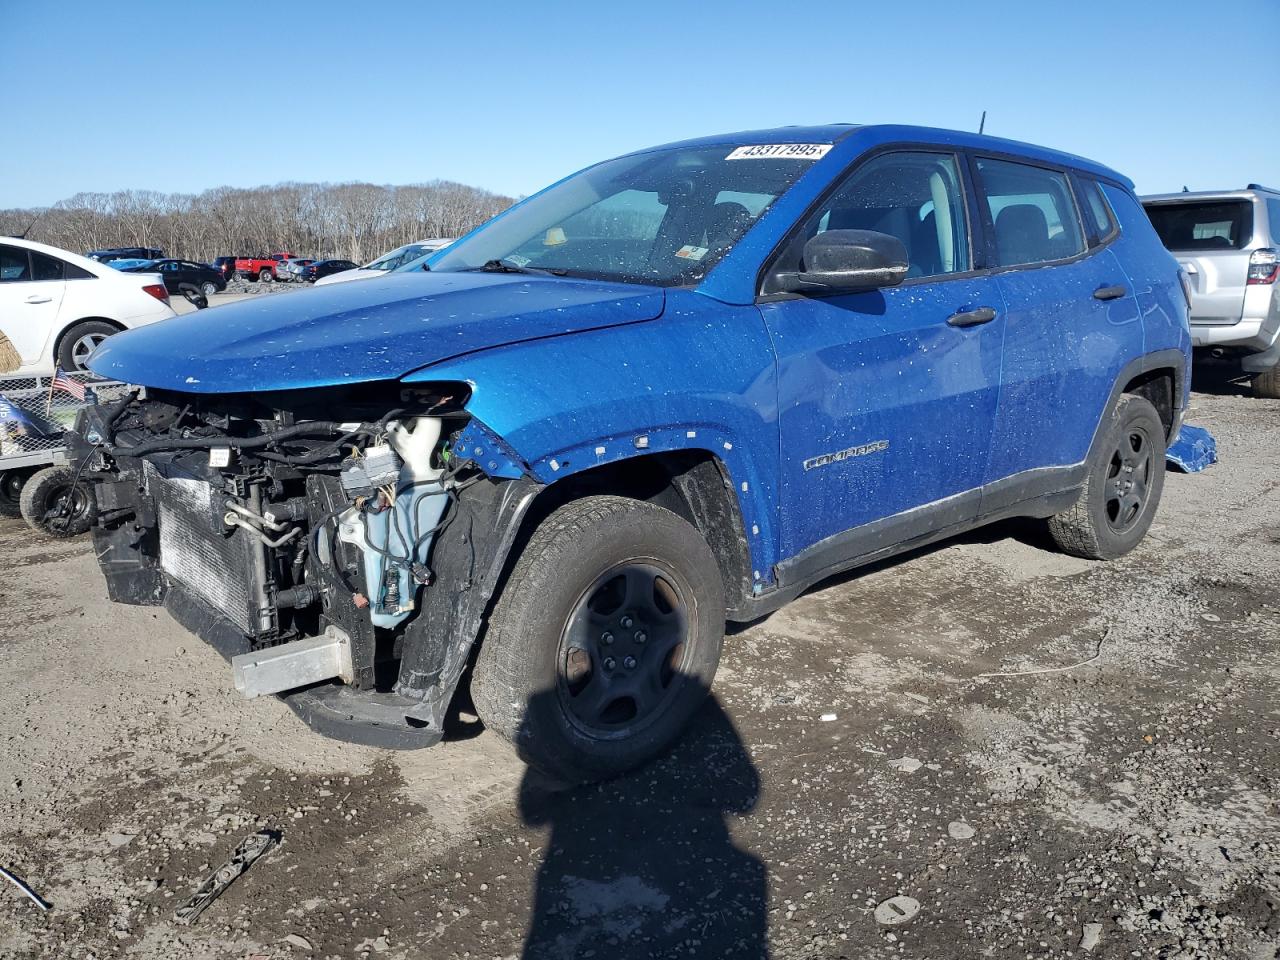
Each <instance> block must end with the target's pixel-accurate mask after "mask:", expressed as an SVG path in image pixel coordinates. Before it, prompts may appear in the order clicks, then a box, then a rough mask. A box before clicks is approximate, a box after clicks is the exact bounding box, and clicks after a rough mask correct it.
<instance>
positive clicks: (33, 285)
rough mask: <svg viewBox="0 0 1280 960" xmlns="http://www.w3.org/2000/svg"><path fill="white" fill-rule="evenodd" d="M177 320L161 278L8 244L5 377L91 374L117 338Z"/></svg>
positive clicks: (2, 347)
mask: <svg viewBox="0 0 1280 960" xmlns="http://www.w3.org/2000/svg"><path fill="white" fill-rule="evenodd" d="M172 316H176V314H175V313H174V312H173V309H172V308H171V307H170V306H169V294H168V292H167V291H166V290H165V288H164V283H163V282H162V280H161V278H160V275H159V274H150V273H121V272H120V271H119V270H113V269H112V268H111V267H109V266H107V264H105V263H98V262H97V261H96V260H90V259H89V258H88V257H82V256H80V255H79V254H76V253H71V252H69V251H67V250H59V249H58V248H57V247H50V246H48V245H46V244H43V243H35V242H34V241H31V240H20V239H18V238H16V237H0V372H3V373H11V372H18V373H42V372H45V371H51V370H53V369H54V367H55V366H59V367H62V369H63V370H83V369H85V365H84V364H85V360H87V359H88V358H89V354H91V353H92V352H93V351H94V349H95V348H96V347H97V346H98V344H99V343H101V342H102V341H103V340H105V339H106V338H107V337H109V336H111V335H112V334H113V333H119V332H120V331H121V330H128V329H131V328H133V327H141V326H144V325H145V324H148V323H155V322H156V321H157V320H167V319H168V318H169V317H172ZM6 341H7V345H6ZM6 368H8V369H6Z"/></svg>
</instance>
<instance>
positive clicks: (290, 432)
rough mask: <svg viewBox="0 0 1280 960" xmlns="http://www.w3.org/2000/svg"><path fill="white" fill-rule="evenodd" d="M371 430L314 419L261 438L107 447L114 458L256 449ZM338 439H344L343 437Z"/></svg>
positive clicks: (193, 439) (190, 439)
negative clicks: (311, 438) (215, 450)
mask: <svg viewBox="0 0 1280 960" xmlns="http://www.w3.org/2000/svg"><path fill="white" fill-rule="evenodd" d="M368 429H369V428H368V427H367V426H366V427H362V429H361V430H355V431H347V430H343V429H342V425H341V424H339V423H335V422H334V421H332V420H311V421H308V422H307V423H296V424H294V425H293V426H291V427H282V428H281V429H279V430H276V431H273V432H272V433H266V434H263V435H262V436H259V437H227V436H222V437H175V438H173V439H168V440H147V441H145V442H143V443H138V444H134V445H132V446H117V445H115V444H112V445H110V446H107V447H106V448H105V449H106V451H107V452H108V453H110V454H111V455H112V456H113V457H117V456H126V457H142V456H146V455H147V454H149V453H160V452H161V451H164V450H210V449H212V448H214V447H234V448H235V449H237V450H257V449H259V448H260V447H269V446H271V445H272V444H273V443H279V442H281V441H282V440H288V439H290V438H292V437H300V436H308V435H315V434H317V433H321V434H323V433H337V434H341V435H342V437H346V436H355V435H356V434H358V433H362V432H366V431H367V430H368ZM336 442H341V437H340V438H339V440H338V441H336Z"/></svg>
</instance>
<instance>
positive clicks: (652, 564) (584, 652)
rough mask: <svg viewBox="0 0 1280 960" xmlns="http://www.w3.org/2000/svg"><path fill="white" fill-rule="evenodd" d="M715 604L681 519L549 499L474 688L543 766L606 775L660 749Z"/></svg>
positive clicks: (703, 670)
mask: <svg viewBox="0 0 1280 960" xmlns="http://www.w3.org/2000/svg"><path fill="white" fill-rule="evenodd" d="M724 614H725V601H724V584H723V581H722V579H721V576H720V571H719V568H718V567H717V566H716V561H715V557H714V556H713V555H712V553H711V549H710V548H709V547H708V546H707V542H706V541H705V540H704V539H703V538H702V536H701V535H700V534H699V533H698V531H697V530H695V529H694V528H693V527H692V526H691V525H690V524H688V523H687V522H685V521H684V520H683V519H681V518H680V517H678V516H676V515H675V514H674V513H672V512H670V511H669V510H666V509H663V508H662V507H658V506H655V505H654V504H651V503H644V502H641V501H638V500H628V499H624V498H622V497H603V496H601V497H585V498H583V499H581V500H577V501H574V502H572V503H569V504H567V505H566V506H563V507H561V508H559V509H558V510H556V511H555V512H554V513H552V514H551V515H550V516H549V517H548V518H547V519H546V520H544V521H543V522H542V523H541V524H540V525H539V526H538V528H537V529H536V530H535V531H534V533H533V535H532V536H531V537H530V539H529V542H528V544H527V545H526V546H525V548H524V550H523V552H522V553H521V556H520V558H519V560H518V561H517V563H516V565H515V568H514V569H513V571H512V573H511V576H510V579H509V580H508V581H507V583H506V585H505V586H504V587H503V589H502V593H501V595H500V596H499V598H498V602H497V604H496V606H495V608H494V611H493V615H492V616H491V617H490V619H489V625H488V630H487V633H486V635H485V638H484V640H483V642H482V643H481V646H480V653H479V656H478V658H477V661H476V667H475V673H474V676H473V677H472V681H471V694H472V699H473V700H474V701H475V705H476V709H477V711H478V712H479V714H480V718H481V719H482V720H483V721H484V723H485V725H486V726H488V727H490V728H491V729H493V730H495V731H497V732H498V733H499V734H501V735H502V736H503V737H504V738H506V739H507V740H508V741H510V742H511V743H512V745H513V746H514V747H515V750H516V752H517V753H518V754H519V755H520V757H521V758H522V759H523V760H524V761H525V762H526V763H528V764H529V765H530V766H532V767H534V768H536V769H538V770H539V771H540V772H541V773H543V774H545V775H546V776H548V777H550V778H551V779H552V780H554V781H558V782H561V783H584V782H590V781H595V780H601V779H606V778H609V777H613V776H617V775H619V774H622V773H625V772H626V771H628V770H631V769H634V768H635V767H638V766H640V765H641V764H643V763H645V762H646V761H648V760H650V759H652V758H653V757H655V756H657V755H658V754H660V753H661V752H663V751H664V750H666V749H667V748H668V747H669V746H670V745H671V744H672V743H673V742H674V741H675V740H676V739H677V738H678V737H679V735H680V734H681V732H682V731H683V729H684V727H685V726H686V724H687V723H688V721H689V719H690V718H691V717H692V716H693V714H694V712H695V711H696V710H697V708H698V706H699V704H701V702H702V700H703V699H704V697H705V696H706V693H707V691H708V689H709V688H710V686H711V681H712V679H713V678H714V677H715V672H716V666H717V664H718V663H719V660H720V647H721V644H722V642H723V640H724ZM606 627H607V628H608V629H605V628H606ZM677 660H678V664H677ZM632 690H634V691H635V692H636V695H635V696H631V695H630V693H631V691H632Z"/></svg>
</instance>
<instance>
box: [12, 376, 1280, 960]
mask: <svg viewBox="0 0 1280 960" xmlns="http://www.w3.org/2000/svg"><path fill="white" fill-rule="evenodd" d="M1206 382H1207V381H1206ZM1191 418H1192V419H1193V421H1195V422H1198V423H1201V424H1204V425H1206V426H1208V427H1209V428H1210V429H1211V430H1212V431H1213V432H1214V433H1215V435H1216V436H1217V439H1218V443H1219V449H1220V454H1221V457H1222V461H1223V462H1222V463H1220V464H1219V465H1217V466H1216V467H1213V468H1211V469H1210V470H1209V471H1208V472H1206V473H1203V474H1199V475H1195V476H1182V475H1176V474H1175V475H1171V476H1170V478H1169V482H1168V484H1167V486H1166V488H1165V501H1164V504H1163V506H1162V508H1161V511H1160V514H1159V517H1158V518H1157V521H1156V524H1155V526H1154V528H1153V530H1152V533H1151V536H1150V537H1149V539H1148V540H1147V542H1146V543H1145V544H1144V545H1143V546H1142V547H1141V548H1140V549H1139V550H1137V551H1136V552H1135V553H1134V554H1132V555H1130V556H1129V557H1127V558H1125V559H1123V560H1121V561H1118V562H1115V563H1106V564H1101V563H1091V562H1087V561H1082V560H1076V559H1073V558H1069V557H1065V556H1062V555H1060V554H1057V553H1054V552H1053V551H1052V550H1051V549H1050V548H1049V546H1048V545H1047V542H1046V540H1045V537H1044V535H1043V533H1042V531H1041V530H1040V528H1039V527H1038V526H1037V525H1035V524H1030V523H1006V524H1001V525H999V526H998V527H994V528H991V529H988V530H985V531H980V532H979V533H978V534H976V535H974V536H970V537H968V538H965V539H963V540H960V541H958V542H952V543H949V544H945V545H942V546H938V547H935V548H932V549H929V550H926V551H922V552H918V553H916V554H914V555H912V556H909V557H907V558H903V559H900V560H896V561H894V562H892V563H887V564H883V565H880V566H878V567H876V568H873V569H871V570H869V571H865V572H863V573H862V574H861V575H858V576H850V577H845V578H841V579H839V580H836V581H833V582H831V583H828V584H826V585H825V586H824V587H823V588H822V589H820V590H816V591H814V592H812V593H810V594H808V595H807V596H805V597H803V598H802V599H800V600H799V601H797V602H796V603H794V604H792V605H791V606H790V607H788V608H786V609H784V610H783V611H781V612H779V613H777V614H775V615H773V616H771V617H769V618H767V619H765V620H763V621H761V622H759V623H756V624H753V625H751V626H749V627H746V628H744V629H740V630H738V631H737V632H735V633H734V634H733V635H732V636H730V637H729V639H728V642H727V645H726V651H725V657H724V661H723V667H722V671H721V676H720V678H719V679H718V681H717V686H716V696H715V698H714V699H713V700H712V701H710V702H709V703H708V705H707V707H706V709H705V710H704V711H703V713H702V714H701V715H700V717H699V718H698V721H697V723H696V725H695V728H694V729H693V731H692V732H691V734H690V735H689V736H688V737H687V738H686V739H685V740H684V741H683V742H682V743H681V744H680V745H679V747H678V748H677V749H676V750H675V751H674V752H673V753H672V754H671V755H670V756H668V757H666V758H665V759H663V760H661V761H659V762H658V763H656V764H654V765H652V766H651V767H650V768H648V769H646V770H644V771H642V772H641V773H639V774H637V775H635V776H632V777H629V778H625V779H623V780H620V781H616V782H614V783H610V784H606V785H603V786H597V787H591V788H585V789H580V790H576V791H572V792H569V793H554V792H552V791H550V790H549V789H548V788H547V787H546V786H545V785H543V784H540V783H539V782H537V781H536V779H534V778H531V777H528V776H526V774H525V771H524V769H523V768H522V767H521V766H520V765H519V764H518V763H517V762H515V761H514V760H513V759H512V757H511V755H510V754H509V753H508V752H507V750H506V749H505V748H504V746H503V745H502V744H501V743H499V742H498V741H497V739H496V738H495V737H494V736H492V735H490V734H487V733H485V732H483V731H480V730H479V729H478V727H477V726H476V725H475V724H468V723H465V722H462V720H460V722H459V723H458V725H457V729H456V730H455V732H454V734H453V736H452V737H451V738H450V739H449V740H448V741H447V742H446V743H444V744H442V745H441V746H439V747H437V748H434V749H431V750H427V751H420V752H415V753H407V754H405V753H399V754H396V753H387V752H381V751H376V750H371V749H365V748H358V747H351V746H347V745H344V744H339V743H335V742H332V741H328V740H324V739H321V738H320V737H318V736H316V735H314V734H312V733H310V732H308V730H307V729H306V728H305V727H303V726H302V725H301V723H300V722H299V721H298V720H296V719H295V718H294V717H293V715H292V714H291V713H290V712H289V711H288V710H287V709H285V708H284V707H282V706H281V705H280V704H279V703H278V702H276V701H274V700H255V701H248V702H246V701H242V700H240V699H238V697H237V695H236V694H235V693H234V691H233V690H232V689H231V684H230V676H229V670H228V668H227V666H226V665H225V664H224V663H223V661H222V660H221V659H220V658H219V657H218V655H217V654H216V653H214V652H213V651H212V650H211V649H209V648H207V647H205V646H204V645H203V644H202V643H200V642H199V641H198V640H196V639H194V638H193V637H191V636H189V635H187V634H186V633H184V632H183V631H182V630H181V629H179V628H178V627H177V626H176V625H175V624H174V623H173V622H172V621H170V619H169V618H168V616H167V615H166V614H164V613H163V612H159V611H156V610H153V609H148V608H138V607H125V606H112V605H109V604H108V603H107V602H106V600H105V599H104V596H103V593H104V591H103V586H102V581H101V578H100V576H99V574H98V571H97V569H96V567H95V563H94V559H93V556H92V555H91V552H90V549H89V544H88V542H87V541H85V540H77V541H74V542H56V541H50V540H44V539H41V538H39V537H36V536H33V535H32V534H31V533H30V532H29V531H28V530H27V529H26V528H24V527H23V526H21V525H19V524H18V523H16V522H12V521H0V583H2V584H3V587H2V588H0V621H2V622H3V626H0V670H2V671H3V673H4V675H5V676H6V677H7V678H8V681H9V682H8V687H7V690H8V692H7V694H6V695H5V697H4V700H3V703H4V707H5V708H4V710H3V711H2V712H0V745H3V749H2V750H0V754H2V755H0V865H3V866H6V867H8V868H9V869H11V870H13V871H14V872H16V873H18V874H19V875H21V876H23V877H24V878H25V879H26V880H27V881H28V882H29V883H30V884H31V885H32V886H33V887H34V888H35V889H36V890H37V891H38V892H39V893H40V894H41V895H42V896H44V897H45V898H46V899H47V900H49V901H50V902H51V903H52V904H53V909H52V910H51V911H49V912H48V913H46V914H41V913H39V912H38V911H37V910H36V909H35V908H34V907H33V906H32V905H31V904H30V903H28V902H27V901H26V900H24V899H22V898H21V897H20V896H19V895H18V893H17V891H16V890H14V889H13V888H12V887H9V886H7V885H0V956H4V957H12V958H23V960H25V958H44V957H54V956H56V957H63V956H66V957H77V958H89V957H94V958H105V957H116V956H121V957H125V956H127V957H147V958H151V957H154V958H165V960H194V958H234V960H244V958H266V957H269V958H285V957H342V958H349V957H365V956H368V957H375V958H377V957H386V958H389V960H397V958H403V960H408V958H418V957H450V956H462V957H516V956H520V955H522V954H523V955H524V956H529V957H566V958H569V957H574V958H577V957H592V956H595V957H648V956H654V957H667V956H698V957H701V956H734V957H752V956H760V955H763V954H764V953H765V952H766V951H768V952H769V954H770V955H772V956H774V957H786V958H793V957H795V958H799V957H824V958H827V957H830V958H840V957H846V958H858V960H862V958H884V957H910V958H922V960H924V958H928V960H943V958H946V960H950V958H969V957H974V958H977V957H995V958H1023V957H1036V958H1040V957H1107V958H1112V957H1140V958H1163V960H1167V958H1175V957H1177V958H1193V957H1212V958H1217V957H1232V958H1252V960H1261V958H1268V960H1274V958H1276V957H1277V956H1280V952H1278V951H1280V910H1278V909H1277V905H1278V904H1280V809H1278V808H1277V804H1278V803H1280V784H1278V783H1277V759H1280V692H1278V691H1280V688H1278V687H1277V679H1278V677H1280V655H1278V653H1277V641H1278V640H1280V492H1278V489H1277V488H1278V487H1280V480H1278V479H1277V478H1278V477H1280V402H1274V401H1260V400H1254V399H1251V398H1249V397H1245V396H1241V395H1238V391H1235V390H1234V389H1233V388H1232V387H1231V386H1230V385H1229V384H1225V383H1221V382H1219V383H1216V384H1214V385H1212V386H1211V387H1210V389H1209V390H1208V391H1207V392H1199V393H1197V394H1196V395H1195V397H1194V409H1193V412H1192V415H1191ZM1099 651H1100V653H1099ZM1095 654H1099V655H1098V657H1097V659H1095V660H1093V661H1092V662H1090V663H1088V664H1086V665H1084V666H1080V667H1078V668H1076V669H1073V670H1068V671H1062V672H1057V673H1050V674H1039V675H1032V676H1020V677H1013V676H1003V677H1001V676H990V674H992V673H1008V672H1012V671H1023V670H1032V669H1039V668H1053V667H1061V666H1067V665H1071V664H1075V663H1078V662H1080V661H1082V660H1085V659H1087V658H1089V657H1093V656H1094V655H1095ZM462 716H463V719H464V720H465V718H466V714H465V713H464V714H463V715H462ZM263 827H270V828H273V829H277V830H280V831H281V832H282V834H283V842H282V844H281V846H280V847H279V848H277V849H276V850H274V851H272V852H270V853H268V854H267V855H266V856H265V857H264V858H263V859H261V860H260V861H258V862H257V863H256V864H255V865H254V866H253V867H252V868H251V869H250V870H249V871H248V873H247V874H246V875H245V876H243V877H242V878H240V879H239V880H238V881H237V882H236V883H235V884H234V885H233V886H232V887H231V889H230V890H229V891H228V892H227V893H226V894H225V895H224V896H223V897H222V898H221V899H220V900H218V901H217V902H216V903H214V904H213V906H211V907H210V908H209V909H208V911H207V912H206V913H205V914H204V916H203V917H202V918H201V919H200V921H199V922H198V923H197V924H196V925H195V926H192V927H183V926H179V925H177V924H175V923H174V921H173V910H174V906H175V904H176V903H177V902H178V901H179V900H181V899H182V898H184V897H185V896H187V895H188V894H189V893H190V891H191V890H192V888H193V887H194V886H195V884H196V883H197V882H198V881H199V879H200V878H201V876H202V875H203V874H204V873H205V872H206V871H208V870H209V869H210V867H211V866H216V865H218V864H219V863H221V862H222V861H223V860H224V859H226V858H227V857H228V856H229V854H230V853H231V851H232V850H233V849H234V847H235V845H236V844H237V842H238V841H239V840H240V839H241V838H242V837H244V836H245V835H246V834H248V833H249V832H251V831H253V830H255V829H259V828H263ZM893 897H905V898H910V899H907V900H899V901H895V903H896V905H897V909H896V910H895V909H894V907H893V906H886V907H884V908H883V909H882V910H881V911H880V913H879V916H880V918H881V919H886V920H894V921H900V922H896V923H892V924H890V923H883V922H880V920H878V919H877V912H876V908H877V906H878V905H880V904H881V903H882V902H884V901H886V900H889V899H890V898H893ZM917 904H918V912H914V913H913V910H914V909H915V906H916V905H917Z"/></svg>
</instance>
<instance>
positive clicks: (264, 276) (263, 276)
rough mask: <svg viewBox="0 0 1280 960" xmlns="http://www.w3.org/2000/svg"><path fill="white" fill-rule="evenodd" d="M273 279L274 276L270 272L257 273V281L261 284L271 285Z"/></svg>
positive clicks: (261, 271)
mask: <svg viewBox="0 0 1280 960" xmlns="http://www.w3.org/2000/svg"><path fill="white" fill-rule="evenodd" d="M275 278H276V275H275V274H274V273H272V272H271V271H270V270H260V271H258V279H259V280H260V281H261V282H263V283H271V282H272V281H274V280H275Z"/></svg>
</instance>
